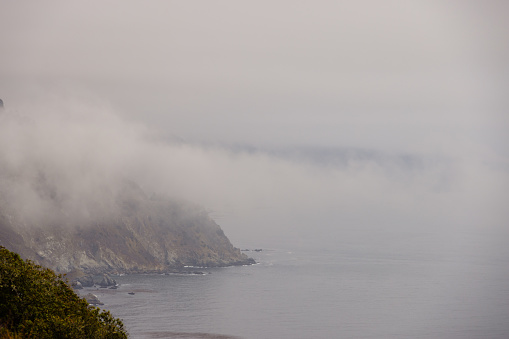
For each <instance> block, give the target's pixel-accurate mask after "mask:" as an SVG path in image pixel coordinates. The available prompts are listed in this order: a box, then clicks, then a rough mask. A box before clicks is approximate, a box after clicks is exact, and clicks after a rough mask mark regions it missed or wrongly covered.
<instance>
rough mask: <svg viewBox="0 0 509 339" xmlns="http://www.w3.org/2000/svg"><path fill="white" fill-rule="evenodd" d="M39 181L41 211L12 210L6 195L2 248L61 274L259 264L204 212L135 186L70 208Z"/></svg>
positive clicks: (0, 205) (0, 218)
mask: <svg viewBox="0 0 509 339" xmlns="http://www.w3.org/2000/svg"><path fill="white" fill-rule="evenodd" d="M37 183H38V187H37V189H36V190H35V191H36V192H37V195H38V198H40V199H39V200H38V204H37V206H36V207H33V206H32V207H30V208H28V207H26V206H18V205H13V204H12V203H10V200H9V197H8V194H6V193H8V190H7V191H6V190H3V191H1V192H0V193H1V196H0V245H2V246H5V247H6V248H8V249H9V250H12V251H14V252H17V253H19V254H20V255H21V256H22V257H23V258H27V259H31V260H33V261H35V262H36V263H39V264H41V265H44V266H47V267H49V268H52V269H54V270H55V271H57V272H63V273H65V272H70V271H73V270H76V269H81V270H83V271H84V272H85V273H88V274H97V273H136V272H147V271H149V272H150V271H158V272H165V271H172V270H175V269H179V268H181V267H183V266H200V267H215V266H229V265H242V264H252V263H254V261H253V260H252V259H249V258H248V257H247V256H246V255H245V254H243V253H241V252H240V250H239V249H237V248H234V247H233V246H232V244H231V243H230V241H229V240H228V238H227V237H226V236H225V234H224V233H223V231H222V230H221V228H220V227H219V226H218V225H217V224H216V223H215V222H214V221H213V220H212V219H211V218H210V217H209V216H208V214H207V213H206V211H205V210H204V209H203V208H201V207H199V206H196V205H193V204H190V203H185V202H180V201H173V200H169V199H162V198H157V197H150V198H149V197H147V196H146V194H145V193H144V192H143V191H142V190H141V189H140V188H139V187H138V186H137V185H136V184H134V183H132V182H128V181H123V182H122V184H121V185H119V187H120V188H119V189H116V190H115V191H112V190H109V189H107V188H103V191H102V192H101V194H100V197H98V198H97V199H95V200H90V199H88V200H87V199H85V200H84V201H83V202H82V203H81V204H79V205H73V206H70V205H68V204H66V199H65V198H66V197H65V195H64V196H63V195H62V194H60V193H59V192H58V189H55V187H54V186H52V185H50V184H48V182H47V180H44V178H43V179H39V180H37ZM3 188H5V187H3ZM14 201H16V199H14ZM41 201H42V202H41ZM28 210H30V213H28V212H27V211H28Z"/></svg>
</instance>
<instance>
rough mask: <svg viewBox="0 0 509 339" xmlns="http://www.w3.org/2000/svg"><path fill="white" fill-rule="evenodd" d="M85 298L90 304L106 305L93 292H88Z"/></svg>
mask: <svg viewBox="0 0 509 339" xmlns="http://www.w3.org/2000/svg"><path fill="white" fill-rule="evenodd" d="M83 298H85V300H86V301H87V302H88V303H89V304H90V305H94V306H96V305H104V303H102V302H101V301H100V300H99V298H98V297H97V296H96V295H95V294H92V293H88V294H87V295H85V296H84V297H83Z"/></svg>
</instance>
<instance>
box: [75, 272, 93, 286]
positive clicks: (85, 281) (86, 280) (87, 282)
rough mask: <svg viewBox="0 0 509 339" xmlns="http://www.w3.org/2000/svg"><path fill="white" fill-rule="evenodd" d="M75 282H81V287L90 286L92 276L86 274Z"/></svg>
mask: <svg viewBox="0 0 509 339" xmlns="http://www.w3.org/2000/svg"><path fill="white" fill-rule="evenodd" d="M77 282H79V283H80V284H81V286H83V287H92V286H94V278H92V277H91V276H89V275H86V276H84V277H80V278H78V279H77Z"/></svg>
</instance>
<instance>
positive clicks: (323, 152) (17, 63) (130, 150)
mask: <svg viewBox="0 0 509 339" xmlns="http://www.w3.org/2000/svg"><path fill="white" fill-rule="evenodd" d="M507 13H509V5H508V3H507V2H505V1H482V2H481V1H419V0H416V1H383V2H381V1H355V2H346V1H345V2H338V1H313V2H311V1H256V2H239V1H213V2H212V1H178V2H177V1H158V0H154V1H150V2H142V1H87V2H86V3H84V2H78V1H53V0H50V1H44V2H39V1H25V2H20V1H16V2H7V1H3V2H1V3H0V98H1V99H3V101H4V105H5V110H4V113H3V115H4V117H2V119H3V125H2V127H0V128H1V129H2V131H3V133H2V137H0V140H1V146H2V157H3V159H7V160H4V161H6V162H7V163H9V164H10V165H9V166H13V167H12V168H17V167H16V166H21V167H23V166H24V165H27V164H31V165H33V164H34V163H37V161H45V162H46V163H47V164H51V165H48V166H52V168H54V169H55V173H57V172H58V173H60V172H62V171H63V172H65V171H66V170H69V172H68V173H72V174H73V175H84V174H83V171H81V170H80V171H78V170H77V167H80V166H83V164H84V163H85V164H86V165H85V167H86V168H88V169H90V171H89V172H87V173H89V174H87V175H91V174H90V173H94V175H97V176H100V175H103V176H104V177H105V178H106V177H108V176H111V175H122V176H126V177H130V178H133V179H135V180H136V181H137V182H139V183H140V184H141V185H142V186H143V187H144V189H146V190H147V191H162V192H163V193H166V194H170V195H174V196H178V197H182V198H184V199H188V200H191V201H195V202H198V203H200V204H203V205H204V206H206V208H207V209H208V210H210V211H211V215H212V216H214V217H215V218H216V220H217V221H218V223H219V224H220V225H221V226H222V227H223V229H224V230H225V232H226V234H227V235H228V236H229V237H230V238H231V239H232V241H233V242H234V243H237V244H238V243H240V244H253V245H256V244H269V243H271V242H273V243H277V242H278V241H283V240H285V239H286V240H288V239H290V240H288V241H293V242H296V243H305V242H306V241H311V240H312V239H314V240H316V241H317V242H319V241H325V240H328V241H331V240H330V239H331V234H332V235H334V236H340V235H341V234H344V233H345V232H346V230H349V231H350V232H354V233H355V231H356V230H360V231H359V232H360V233H359V234H361V235H360V236H363V235H365V234H366V232H368V231H369V232H371V233H373V232H382V230H383V232H386V233H385V234H390V232H404V231H405V230H407V229H413V230H416V229H417V230H418V229H425V228H437V229H440V230H443V229H444V227H445V228H446V229H448V230H450V233H451V234H452V233H454V232H455V231H456V230H457V229H458V228H462V227H467V228H472V229H476V230H486V229H488V230H490V232H491V231H493V230H496V231H497V232H498V231H500V230H504V231H505V230H506V228H507V224H508V221H509V214H508V211H507V208H506V207H505V205H506V203H505V202H506V201H508V200H507V199H508V198H509V196H508V193H507V192H509V190H508V189H509V148H508V147H507V145H509V140H508V139H509V138H508V136H507V135H508V133H507V131H508V130H509V113H508V112H509V96H507V88H509V61H508V60H509V27H508V26H509V20H507ZM14 117H15V118H14ZM20 117H23V118H20ZM26 120H29V121H31V122H32V123H26V122H22V121H26ZM41 159H43V160H41ZM84 159H85V160H84ZM70 164H71V165H70ZM69 168H72V170H70V169H69ZM59 171H60V172H59ZM78 191H79V190H78ZM80 192H81V191H80ZM383 232H382V233H383ZM387 232H388V233H387ZM377 234H378V233H377Z"/></svg>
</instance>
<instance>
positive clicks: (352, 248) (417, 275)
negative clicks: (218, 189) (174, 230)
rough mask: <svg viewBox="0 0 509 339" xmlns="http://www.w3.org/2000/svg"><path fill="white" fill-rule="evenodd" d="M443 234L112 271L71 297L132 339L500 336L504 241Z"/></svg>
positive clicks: (508, 271) (508, 279) (506, 292)
mask: <svg viewBox="0 0 509 339" xmlns="http://www.w3.org/2000/svg"><path fill="white" fill-rule="evenodd" d="M453 239H454V241H455V243H451V241H452V239H451V238H447V239H444V240H443V241H442V243H440V241H434V240H437V239H433V238H430V237H429V236H426V235H425V234H424V235H421V236H415V234H414V235H412V236H411V237H405V236H400V237H399V238H397V237H396V238H393V239H392V240H390V237H388V238H387V239H383V243H384V246H378V247H376V246H371V247H370V246H368V245H369V244H368V243H363V244H356V243H355V242H349V241H343V242H342V241H340V240H338V246H337V247H333V248H320V247H303V246H296V247H293V248H292V247H291V246H290V247H281V248H277V247H272V248H263V250H262V251H261V252H254V251H249V252H246V253H247V254H248V255H250V256H252V257H253V258H255V259H256V261H257V262H258V264H257V265H253V266H241V267H228V268H200V269H197V270H200V271H202V272H204V273H206V274H204V275H189V274H186V275H184V274H183V275H178V274H172V275H159V274H148V275H125V276H115V277H114V278H115V279H116V280H117V282H118V283H120V286H119V288H118V289H116V290H110V289H95V288H89V289H84V290H82V291H81V292H80V293H81V294H84V293H88V292H92V293H94V294H96V295H97V296H98V297H99V299H100V300H101V301H102V302H104V304H105V305H104V306H101V307H102V308H103V309H107V310H110V311H111V312H112V314H113V315H114V316H115V317H119V318H122V319H123V321H124V323H125V325H126V327H127V329H128V331H129V333H130V336H131V338H216V339H218V338H221V339H227V338H245V339H260V338H292V339H298V338H302V339H305V338H306V339H309V338H458V339H460V338H461V339H465V338H509V251H508V250H507V248H506V246H504V243H505V239H506V238H503V239H501V238H500V237H499V236H495V235H493V234H488V235H482V234H479V233H478V232H477V233H469V232H465V233H464V234H462V235H460V236H458V237H454V238H453ZM350 240H351V238H350ZM391 241H392V243H391ZM129 292H134V293H135V294H128V293H129Z"/></svg>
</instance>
